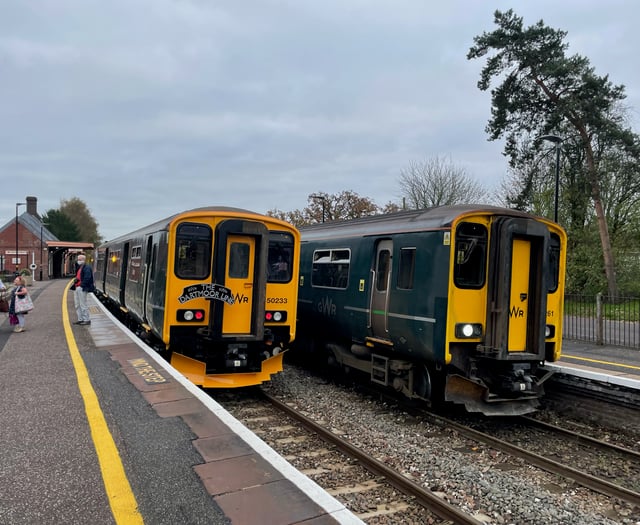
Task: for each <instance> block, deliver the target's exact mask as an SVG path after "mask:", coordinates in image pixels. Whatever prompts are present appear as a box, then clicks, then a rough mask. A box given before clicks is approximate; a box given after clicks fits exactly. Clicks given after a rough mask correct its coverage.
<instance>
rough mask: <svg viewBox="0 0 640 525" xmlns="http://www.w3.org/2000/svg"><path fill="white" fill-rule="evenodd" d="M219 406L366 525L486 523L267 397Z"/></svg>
mask: <svg viewBox="0 0 640 525" xmlns="http://www.w3.org/2000/svg"><path fill="white" fill-rule="evenodd" d="M256 392H257V391H256ZM217 400H218V402H220V403H221V404H222V405H223V406H224V407H225V408H226V409H227V410H229V412H231V413H232V414H233V415H234V416H235V417H236V418H237V419H239V420H240V421H241V422H242V423H243V424H245V426H247V427H248V428H249V429H251V430H252V431H253V432H254V433H256V434H257V435H258V436H260V437H261V438H262V439H263V440H265V441H266V442H267V443H268V444H269V445H270V446H271V447H272V448H273V449H274V450H276V452H278V453H280V454H281V455H282V456H284V457H285V459H287V460H288V461H289V462H290V463H291V464H292V465H293V466H295V467H296V468H298V469H299V470H300V471H301V472H302V473H304V474H306V475H307V476H308V477H309V478H311V479H312V480H314V481H315V482H316V483H318V485H320V486H322V487H323V488H324V489H325V490H327V491H328V492H329V493H330V494H332V495H333V496H334V497H335V498H336V499H338V500H340V501H341V502H342V503H343V504H344V505H345V507H347V508H349V509H350V510H351V511H352V512H353V513H354V514H356V515H357V516H358V517H360V519H362V520H363V521H366V522H367V523H370V524H376V523H408V524H413V523H415V524H439V523H457V524H462V525H467V524H468V525H480V524H482V523H484V522H483V521H481V520H479V519H476V518H475V517H473V516H471V515H469V514H468V513H466V512H464V511H463V510H461V509H460V508H459V507H457V506H455V505H452V504H450V503H448V502H447V501H446V500H445V499H443V498H442V497H441V495H438V494H435V493H434V492H431V491H430V490H427V489H424V488H423V487H421V486H420V485H419V484H417V483H416V482H415V481H413V480H411V479H410V478H409V477H407V475H406V474H405V473H402V472H398V471H396V470H394V469H393V468H390V467H389V466H387V465H385V464H384V463H383V462H381V461H380V460H378V459H376V458H375V457H373V456H371V455H370V454H367V453H366V452H364V451H363V450H361V449H359V448H358V447H355V446H354V445H352V444H351V443H350V442H349V441H348V440H346V439H344V438H343V437H341V435H340V434H341V433H342V432H341V431H340V430H339V429H335V428H334V429H328V428H326V427H325V426H324V425H323V424H321V423H318V422H316V421H314V420H312V419H311V418H309V417H307V416H306V415H304V414H303V413H302V412H300V411H298V410H296V409H295V408H294V407H292V406H290V405H289V404H286V403H284V402H282V401H280V400H278V399H276V398H275V397H273V396H270V395H269V394H267V393H265V392H260V393H259V394H257V393H256V395H255V396H254V397H253V398H251V399H248V400H247V399H244V400H238V399H217ZM274 408H275V409H276V410H277V412H278V413H274ZM283 418H284V419H283Z"/></svg>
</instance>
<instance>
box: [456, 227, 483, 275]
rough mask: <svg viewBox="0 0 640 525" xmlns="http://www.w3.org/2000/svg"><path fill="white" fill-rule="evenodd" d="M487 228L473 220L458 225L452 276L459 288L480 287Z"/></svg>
mask: <svg viewBox="0 0 640 525" xmlns="http://www.w3.org/2000/svg"><path fill="white" fill-rule="evenodd" d="M487 238H488V233H487V228H486V227H485V226H484V225H482V224H478V223H475V222H463V223H460V225H458V228H457V230H456V239H455V262H454V271H453V278H454V282H455V284H456V286H458V287H459V288H482V287H483V286H484V282H485V273H486V271H485V269H486V260H487V255H486V253H487Z"/></svg>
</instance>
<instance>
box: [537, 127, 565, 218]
mask: <svg viewBox="0 0 640 525" xmlns="http://www.w3.org/2000/svg"><path fill="white" fill-rule="evenodd" d="M540 138H541V139H542V140H548V141H549V142H553V143H554V144H555V145H556V192H555V201H554V204H553V220H554V222H558V191H559V186H560V144H561V143H562V139H561V138H560V137H558V136H557V135H543V136H542V137H540Z"/></svg>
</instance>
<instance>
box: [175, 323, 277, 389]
mask: <svg viewBox="0 0 640 525" xmlns="http://www.w3.org/2000/svg"><path fill="white" fill-rule="evenodd" d="M284 332H286V330H277V329H276V330H271V329H269V328H267V329H265V330H264V337H263V338H262V339H256V338H255V337H247V338H244V339H243V338H241V337H236V338H233V340H230V339H229V338H218V337H216V336H213V335H212V334H210V333H209V332H208V330H207V329H206V328H199V329H197V330H196V331H193V329H190V330H185V329H175V330H174V331H173V332H172V335H171V340H172V341H175V343H174V344H173V345H172V348H171V352H170V361H171V365H172V366H173V367H174V368H176V369H177V370H179V371H180V372H181V373H182V374H184V375H185V376H186V377H187V378H188V379H189V380H190V381H191V382H193V383H195V384H196V385H200V386H202V387H203V388H238V387H244V386H252V385H258V384H260V383H263V382H265V381H269V380H270V379H271V376H272V375H274V374H276V373H278V372H281V371H282V369H283V363H282V360H283V356H284V353H285V352H286V343H287V341H288V333H287V334H285V333H284Z"/></svg>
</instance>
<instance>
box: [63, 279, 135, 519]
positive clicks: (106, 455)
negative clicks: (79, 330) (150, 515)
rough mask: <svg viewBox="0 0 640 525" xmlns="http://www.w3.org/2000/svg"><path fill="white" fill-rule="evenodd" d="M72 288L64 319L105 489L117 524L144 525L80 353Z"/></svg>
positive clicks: (65, 331)
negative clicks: (71, 302)
mask: <svg viewBox="0 0 640 525" xmlns="http://www.w3.org/2000/svg"><path fill="white" fill-rule="evenodd" d="M68 292H69V288H68V287H67V288H65V290H64V294H63V295H62V321H63V326H64V333H65V335H66V338H67V345H68V347H69V353H70V354H71V361H72V362H73V367H74V369H75V372H76V376H77V378H78V388H79V390H80V394H81V395H82V399H83V400H84V408H85V413H86V414H87V419H88V421H89V428H90V429H91V437H92V439H93V444H94V446H95V449H96V453H97V455H98V462H99V463H100V471H101V472H102V480H103V481H104V488H105V492H106V493H107V498H108V499H109V505H110V506H111V513H112V514H113V518H114V519H115V521H116V523H117V524H119V525H125V524H126V525H135V524H143V523H144V521H143V519H142V516H141V515H140V513H139V512H138V503H137V502H136V498H135V496H134V494H133V491H132V490H131V485H130V484H129V480H128V479H127V475H126V473H125V471H124V467H123V465H122V460H121V459H120V454H119V453H118V448H117V447H116V444H115V441H114V440H113V436H112V435H111V432H110V431H109V427H108V426H107V422H106V420H105V418H104V414H103V413H102V409H101V408H100V403H99V401H98V396H97V395H96V392H95V390H94V389H93V386H92V385H91V379H89V373H88V372H87V367H86V366H85V364H84V360H83V359H82V356H81V355H80V350H79V349H78V345H77V344H76V340H75V338H74V337H73V331H72V330H71V324H70V322H69V313H68V312H67V295H68Z"/></svg>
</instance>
